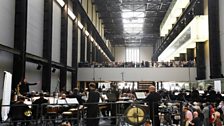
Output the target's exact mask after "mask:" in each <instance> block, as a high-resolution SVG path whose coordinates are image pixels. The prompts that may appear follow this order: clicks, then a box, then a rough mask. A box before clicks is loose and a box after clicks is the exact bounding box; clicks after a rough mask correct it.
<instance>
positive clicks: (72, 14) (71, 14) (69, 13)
mask: <svg viewBox="0 0 224 126" xmlns="http://www.w3.org/2000/svg"><path fill="white" fill-rule="evenodd" d="M68 15H69V16H70V17H71V18H72V20H75V18H76V16H75V15H74V13H73V12H72V10H71V9H70V8H68Z"/></svg>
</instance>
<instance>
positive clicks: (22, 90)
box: [19, 82, 37, 96]
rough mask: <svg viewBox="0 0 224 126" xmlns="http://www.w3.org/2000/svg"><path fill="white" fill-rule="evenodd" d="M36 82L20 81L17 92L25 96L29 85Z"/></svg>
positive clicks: (28, 90)
mask: <svg viewBox="0 0 224 126" xmlns="http://www.w3.org/2000/svg"><path fill="white" fill-rule="evenodd" d="M36 84H37V83H26V84H25V83H24V82H23V83H21V85H20V86H19V92H20V94H21V95H24V96H26V95H27V92H30V88H29V85H36Z"/></svg>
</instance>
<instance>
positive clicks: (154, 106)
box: [145, 85, 161, 126]
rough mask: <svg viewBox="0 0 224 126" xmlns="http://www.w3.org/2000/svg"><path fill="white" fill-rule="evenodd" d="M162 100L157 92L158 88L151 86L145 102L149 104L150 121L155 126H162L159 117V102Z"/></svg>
mask: <svg viewBox="0 0 224 126" xmlns="http://www.w3.org/2000/svg"><path fill="white" fill-rule="evenodd" d="M160 100H161V96H160V94H159V93H158V92H156V87H155V86H153V85H150V86H149V95H148V96H147V97H146V99H145V101H146V102H148V106H149V113H150V119H151V120H152V123H153V125H154V126H160V121H159V116H158V113H159V112H158V108H159V104H158V102H159V101H160Z"/></svg>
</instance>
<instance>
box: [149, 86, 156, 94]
mask: <svg viewBox="0 0 224 126" xmlns="http://www.w3.org/2000/svg"><path fill="white" fill-rule="evenodd" d="M155 91H156V87H155V86H153V85H150V86H149V93H151V92H155Z"/></svg>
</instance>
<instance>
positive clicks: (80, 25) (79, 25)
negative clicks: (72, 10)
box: [78, 21, 84, 29]
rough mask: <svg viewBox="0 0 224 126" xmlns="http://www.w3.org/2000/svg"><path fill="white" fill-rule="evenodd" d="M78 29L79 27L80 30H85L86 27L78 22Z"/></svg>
mask: <svg viewBox="0 0 224 126" xmlns="http://www.w3.org/2000/svg"><path fill="white" fill-rule="evenodd" d="M78 27H79V28H80V29H83V27H84V26H83V25H82V23H81V22H80V21H78Z"/></svg>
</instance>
